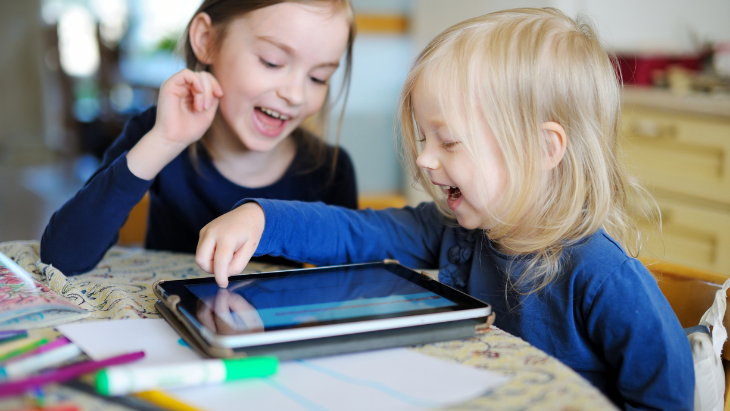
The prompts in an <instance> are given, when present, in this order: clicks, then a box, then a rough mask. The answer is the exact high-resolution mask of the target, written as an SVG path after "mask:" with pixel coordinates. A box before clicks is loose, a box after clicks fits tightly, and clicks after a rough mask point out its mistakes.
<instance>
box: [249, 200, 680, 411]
mask: <svg viewBox="0 0 730 411" xmlns="http://www.w3.org/2000/svg"><path fill="white" fill-rule="evenodd" d="M246 201H251V200H242V201H241V203H244V202H246ZM253 201H256V202H258V203H259V205H261V207H262V208H263V210H264V215H265V218H266V223H265V230H264V233H263V236H262V237H261V241H260V242H259V245H258V248H257V249H256V252H255V254H254V255H256V256H259V255H275V256H281V257H285V258H289V259H292V260H295V261H303V262H309V263H313V264H317V265H339V264H347V263H360V262H366V261H382V260H383V259H386V258H390V259H396V260H399V261H400V263H401V264H403V265H406V266H410V267H417V268H434V267H438V268H439V281H441V282H443V283H445V284H447V285H450V286H452V287H455V288H457V289H459V290H462V291H464V292H466V293H468V294H471V295H472V296H474V297H476V298H478V299H480V300H482V301H486V302H488V303H489V304H491V305H492V309H493V311H494V312H495V313H496V319H495V325H496V326H498V327H499V328H501V329H503V330H505V331H507V332H509V333H511V334H513V335H516V336H518V337H521V338H523V339H524V340H526V341H527V342H529V343H530V344H532V345H534V346H536V347H537V348H540V349H542V350H543V351H545V352H547V353H548V354H550V355H553V356H555V357H556V358H558V359H559V360H560V361H562V362H563V363H565V364H566V365H568V366H569V367H571V368H573V369H574V370H575V371H576V372H578V373H579V374H580V375H582V376H583V377H585V378H586V379H587V380H588V381H590V382H591V383H592V384H594V385H595V386H596V387H597V388H598V389H600V390H601V391H602V392H603V393H604V394H605V395H606V396H607V397H608V398H610V399H611V400H612V401H613V402H614V403H615V404H616V405H618V406H619V407H621V408H622V409H625V410H666V411H669V410H687V411H688V410H692V408H693V405H694V367H693V363H692V350H691V348H690V345H689V340H688V339H687V336H686V335H685V333H684V330H683V329H682V326H681V325H680V324H679V320H678V319H677V317H676V316H675V315H674V312H673V311H672V308H671V306H670V305H669V303H668V302H667V300H666V298H664V295H663V294H662V293H661V290H660V289H659V286H658V285H657V283H656V280H654V278H653V277H652V276H651V274H650V273H649V271H648V270H647V269H646V268H645V267H644V266H643V265H642V264H641V262H639V261H638V260H636V259H634V258H631V257H629V256H628V255H627V254H626V252H625V251H624V250H623V248H621V246H620V245H619V244H618V243H617V242H616V241H615V240H613V239H612V238H611V237H610V236H609V235H608V234H607V233H606V232H605V231H603V230H598V231H597V232H595V233H594V234H592V235H590V236H588V237H586V238H584V239H583V240H581V241H580V242H579V243H578V244H575V245H573V246H570V247H568V248H567V249H566V250H565V258H564V263H563V265H562V267H561V272H560V274H559V275H558V277H557V278H556V279H555V280H554V281H552V282H551V283H550V284H549V285H548V286H547V287H546V288H545V289H543V290H541V291H539V292H536V293H532V294H529V295H519V294H518V293H516V292H515V291H513V290H512V289H511V288H510V284H509V276H511V275H514V273H519V272H521V267H522V264H523V263H522V262H521V260H520V258H519V257H516V256H510V255H506V254H503V253H501V252H499V251H498V250H497V249H496V248H495V247H494V245H493V244H492V243H491V241H489V239H488V238H486V236H485V235H484V233H483V232H481V231H480V230H466V229H464V228H462V227H458V226H455V225H454V224H453V223H451V224H449V222H447V221H446V220H444V218H443V217H442V216H441V215H440V213H439V212H438V211H437V209H436V206H435V204H434V203H423V204H421V205H420V206H418V207H416V208H411V207H406V208H403V209H395V208H391V209H387V210H381V211H373V210H370V209H368V210H356V211H354V210H345V209H343V208H340V207H327V206H325V205H324V204H321V203H302V202H296V201H292V202H285V201H276V200H263V199H256V200H253ZM513 280H514V279H513Z"/></svg>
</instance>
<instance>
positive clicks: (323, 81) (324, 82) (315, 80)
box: [309, 76, 327, 85]
mask: <svg viewBox="0 0 730 411" xmlns="http://www.w3.org/2000/svg"><path fill="white" fill-rule="evenodd" d="M309 78H310V79H312V82H314V83H316V84H323V85H327V80H322V79H318V78H317V77H312V76H309Z"/></svg>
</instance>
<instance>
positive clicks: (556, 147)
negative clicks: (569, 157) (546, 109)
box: [542, 121, 568, 170]
mask: <svg viewBox="0 0 730 411" xmlns="http://www.w3.org/2000/svg"><path fill="white" fill-rule="evenodd" d="M542 132H543V133H542V134H543V136H544V137H545V139H546V142H547V144H546V147H547V152H546V153H544V158H543V164H542V168H543V170H552V169H553V168H555V167H557V166H558V164H560V161H561V160H562V159H563V157H564V156H565V147H566V146H567V144H568V137H567V136H566V135H565V129H564V128H563V126H561V125H560V124H558V123H555V122H553V121H548V122H545V123H542Z"/></svg>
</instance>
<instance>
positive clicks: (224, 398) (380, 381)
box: [168, 348, 508, 411]
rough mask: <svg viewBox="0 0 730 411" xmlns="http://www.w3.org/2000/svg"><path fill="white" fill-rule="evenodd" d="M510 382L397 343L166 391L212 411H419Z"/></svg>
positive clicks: (501, 376) (496, 375) (460, 401)
mask: <svg viewBox="0 0 730 411" xmlns="http://www.w3.org/2000/svg"><path fill="white" fill-rule="evenodd" d="M507 381H508V378H507V377H505V376H503V375H500V374H497V373H494V372H490V371H485V370H479V369H476V368H471V367H467V366H463V365H459V364H454V363H450V362H446V361H444V360H440V359H437V358H433V357H429V356H426V355H422V354H418V353H415V352H413V351H410V350H407V349H405V348H396V349H389V350H380V351H370V352H364V353H357V354H346V355H338V356H332V357H322V358H313V359H306V360H299V361H289V362H285V363H282V364H281V367H280V368H279V372H278V373H277V374H276V375H275V376H273V377H270V378H258V379H253V380H241V381H234V382H229V383H226V384H222V385H217V386H207V387H197V388H187V389H178V390H168V392H169V393H170V394H172V395H173V396H175V397H177V398H180V399H182V400H183V401H185V402H186V403H189V404H190V405H193V406H198V407H200V408H203V409H205V410H209V411H224V410H233V409H252V410H253V409H255V410H260V411H268V410H272V411H275V410H290V411H298V410H301V411H311V410H321V411H325V410H331V411H334V410H348V411H349V410H368V411H371V410H379V411H386V410H399V411H405V410H408V411H415V410H428V409H433V408H442V407H446V406H449V405H455V404H459V403H462V402H464V401H467V400H469V399H472V398H475V397H477V396H479V395H481V394H482V393H484V392H486V391H488V390H490V389H493V388H496V387H498V386H500V385H502V384H504V383H505V382H507Z"/></svg>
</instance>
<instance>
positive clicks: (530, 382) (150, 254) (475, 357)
mask: <svg viewBox="0 0 730 411" xmlns="http://www.w3.org/2000/svg"><path fill="white" fill-rule="evenodd" d="M0 252H2V253H4V254H6V255H8V256H9V257H11V258H12V259H14V260H15V261H16V262H17V263H18V264H19V265H20V266H21V267H23V268H25V269H26V270H28V271H29V272H30V273H32V274H33V275H34V276H35V277H36V278H37V279H39V280H41V281H42V282H43V283H44V284H46V285H48V287H49V288H51V289H52V290H54V291H56V292H58V293H59V294H61V295H63V296H65V297H66V298H68V299H69V300H70V301H73V302H75V303H76V304H78V305H79V306H80V307H83V308H85V309H87V310H88V311H89V312H90V313H91V315H90V316H89V317H88V318H86V319H84V320H82V321H93V320H100V319H128V318H137V319H139V318H161V317H160V315H159V314H158V313H157V311H156V310H155V308H154V303H155V301H156V300H157V298H156V297H155V296H154V294H153V293H152V290H151V288H150V286H151V285H152V283H153V282H154V281H156V280H159V279H165V280H178V279H185V278H197V277H203V276H209V274H207V273H205V272H204V271H202V270H201V269H200V268H199V267H198V265H197V264H196V263H195V260H194V256H193V255H190V254H179V253H171V252H159V251H149V250H144V249H132V248H122V247H113V248H112V249H111V250H110V251H109V252H108V253H107V254H106V256H105V257H104V259H103V260H102V261H101V262H100V263H99V264H98V266H97V267H96V268H94V269H93V270H92V271H90V272H88V273H86V274H82V275H78V276H73V277H66V276H65V275H64V274H63V273H62V272H60V271H59V270H57V269H56V268H54V267H53V266H49V265H46V264H43V263H41V262H40V259H39V245H38V242H37V241H13V242H5V243H0ZM284 268H287V267H279V266H273V265H268V264H261V263H250V264H249V266H248V267H247V268H246V271H245V272H255V271H272V270H277V269H284ZM31 335H33V336H47V337H55V336H58V332H57V331H55V330H54V329H52V328H47V329H40V330H34V331H32V333H31ZM410 349H412V350H414V351H416V352H419V353H422V354H426V355H430V356H434V357H438V358H441V359H444V360H447V361H452V362H457V363H461V364H464V365H468V366H471V367H478V368H482V369H488V370H491V371H494V372H498V373H502V374H505V375H508V376H510V377H511V380H510V382H509V383H507V384H505V385H503V386H501V387H499V388H497V389H495V390H493V391H492V392H488V393H486V394H484V395H483V396H481V397H478V398H475V399H473V400H471V401H468V402H466V403H464V404H461V405H459V406H457V407H453V408H451V409H452V410H553V409H560V410H615V409H616V407H615V406H614V405H613V404H612V403H611V402H610V401H609V400H608V399H607V398H606V397H604V396H603V395H602V394H601V393H600V391H598V390H597V389H596V388H594V387H593V386H592V385H591V384H590V383H589V382H588V381H586V380H585V379H583V378H582V377H581V376H580V375H578V374H577V373H576V372H575V371H573V370H572V369H570V368H569V367H567V366H566V365H564V364H562V363H561V362H560V361H558V360H557V359H555V358H553V357H551V356H549V355H547V354H546V353H545V352H543V351H541V350H539V349H537V348H535V347H533V346H531V345H530V344H528V343H527V342H525V341H523V340H522V339H520V338H518V337H515V336H513V335H511V334H509V333H507V332H505V331H502V330H500V329H498V328H497V327H491V328H490V329H488V330H486V331H484V332H482V333H480V334H478V335H477V336H476V337H474V338H470V339H465V340H455V341H447V342H441V343H434V344H425V345H421V346H416V347H412V348H410ZM46 395H47V396H48V398H49V400H50V401H51V402H57V401H63V400H71V401H73V402H75V403H77V404H79V405H80V406H81V407H82V408H83V409H84V410H85V411H93V410H126V409H127V408H126V407H124V406H121V405H116V404H110V403H108V402H106V401H104V400H101V399H98V398H95V397H92V396H88V395H85V394H81V393H79V392H77V391H75V390H71V389H70V388H67V387H64V386H51V387H49V388H48V390H47V394H46ZM22 402H23V399H22V398H13V399H5V400H3V401H0V410H4V409H12V408H13V407H17V406H18V404H21V403H22Z"/></svg>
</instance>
